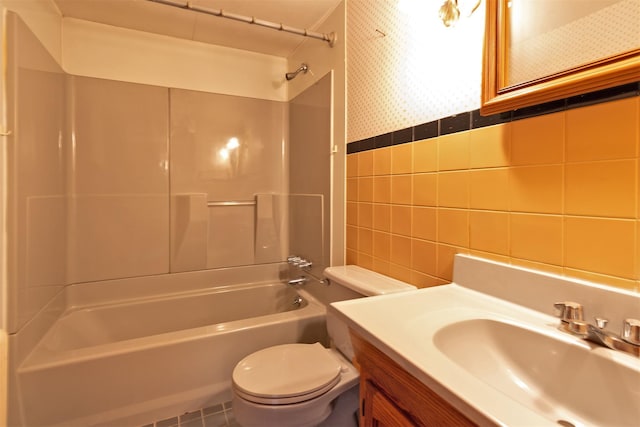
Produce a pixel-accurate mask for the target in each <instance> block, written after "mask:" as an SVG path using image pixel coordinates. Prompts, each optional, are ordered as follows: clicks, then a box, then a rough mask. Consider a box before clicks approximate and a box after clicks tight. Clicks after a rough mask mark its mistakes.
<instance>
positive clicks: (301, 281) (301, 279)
mask: <svg viewBox="0 0 640 427" xmlns="http://www.w3.org/2000/svg"><path fill="white" fill-rule="evenodd" d="M308 281H309V279H307V278H306V277H304V276H300V277H299V278H297V279H291V280H289V284H290V285H292V286H298V285H304V284H305V283H307V282H308Z"/></svg>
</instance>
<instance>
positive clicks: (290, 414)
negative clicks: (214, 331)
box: [232, 265, 415, 427]
mask: <svg viewBox="0 0 640 427" xmlns="http://www.w3.org/2000/svg"><path fill="white" fill-rule="evenodd" d="M324 274H325V277H326V278H327V279H328V280H329V283H330V285H329V288H328V289H330V290H331V289H332V287H333V291H335V295H336V298H335V299H332V302H333V301H338V300H344V299H346V298H358V297H364V296H372V295H382V294H385V293H392V292H401V291H406V290H410V289H415V287H414V286H412V285H409V284H407V283H404V282H401V281H398V280H395V279H392V278H390V277H386V276H383V275H381V274H378V273H374V272H372V271H369V270H366V269H363V268H361V267H357V266H352V265H349V266H341V267H329V268H327V269H325V273H324ZM345 288H346V289H348V290H350V294H349V296H348V297H346V296H345V292H344V289H345ZM338 295H339V296H338ZM327 329H328V332H329V337H330V338H331V341H332V346H331V348H325V347H323V346H322V345H321V344H319V343H315V344H284V345H278V346H274V347H268V348H265V349H262V350H259V351H257V352H255V353H252V354H250V355H248V356H247V357H245V358H244V359H242V360H241V361H240V362H238V364H237V365H236V367H235V368H234V370H233V374H232V384H233V400H232V404H233V411H234V415H235V417H236V420H237V421H238V423H240V425H242V426H243V427H269V426H274V427H276V426H277V427H316V426H322V425H326V426H341V427H342V426H345V427H346V426H354V427H355V426H357V419H356V412H357V409H358V381H359V373H358V371H357V370H356V369H355V367H354V366H353V365H352V364H351V362H350V360H351V359H352V358H353V350H352V348H351V342H350V339H349V331H348V329H347V327H346V326H345V325H344V324H343V323H342V322H340V321H338V320H337V319H336V318H335V317H331V316H328V317H327Z"/></svg>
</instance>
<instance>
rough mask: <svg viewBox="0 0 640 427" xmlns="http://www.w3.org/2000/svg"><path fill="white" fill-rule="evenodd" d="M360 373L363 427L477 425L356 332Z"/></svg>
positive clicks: (352, 333) (353, 333) (354, 336)
mask: <svg viewBox="0 0 640 427" xmlns="http://www.w3.org/2000/svg"><path fill="white" fill-rule="evenodd" d="M351 340H352V343H353V349H354V351H355V364H356V366H357V367H358V369H359V370H360V427H384V426H388V427H414V426H443V425H446V426H475V425H476V424H475V423H473V422H472V421H471V420H469V419H468V418H467V417H465V416H464V415H463V414H462V413H460V412H459V411H458V410H456V409H455V408H454V407H453V406H452V405H451V404H450V403H449V402H447V401H445V400H444V399H442V398H441V397H440V396H438V394H437V393H435V392H434V391H433V390H431V389H430V388H428V387H427V386H425V385H424V384H423V383H421V382H420V381H419V380H417V379H416V378H415V377H413V376H412V375H411V374H409V373H408V372H407V371H405V370H404V369H403V368H402V367H401V366H400V365H398V364H397V363H396V362H394V361H393V360H391V359H390V358H389V357H388V356H387V355H385V354H384V353H382V352H381V351H380V350H378V349H377V348H376V347H375V346H373V345H372V344H370V343H369V342H368V341H366V340H365V339H364V338H362V337H361V336H359V335H358V334H357V333H355V332H354V331H353V330H352V331H351Z"/></svg>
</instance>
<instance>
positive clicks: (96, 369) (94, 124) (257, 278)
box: [6, 16, 333, 426]
mask: <svg viewBox="0 0 640 427" xmlns="http://www.w3.org/2000/svg"><path fill="white" fill-rule="evenodd" d="M9 18H10V22H9V23H8V24H9V25H8V26H7V27H6V28H7V30H6V31H7V34H9V35H10V36H13V35H16V34H17V37H16V39H14V40H10V41H9V42H8V46H9V53H8V57H9V58H17V59H18V60H20V58H22V57H21V56H20V55H21V54H22V53H24V52H30V55H29V56H26V55H25V57H24V58H23V59H25V60H27V59H28V60H33V58H37V59H38V61H34V63H36V65H37V68H33V67H31V65H32V64H31V63H20V62H19V61H18V60H17V62H16V63H15V64H12V66H11V67H9V70H8V73H7V74H8V75H9V77H10V79H13V80H11V81H12V82H13V81H14V80H15V81H16V82H18V83H19V84H17V85H16V86H15V87H13V86H11V87H10V92H11V93H10V99H11V101H12V102H10V103H9V104H10V105H11V106H15V108H16V110H17V111H16V112H15V115H16V116H19V117H21V121H18V122H17V125H16V126H17V127H16V128H13V135H12V138H15V139H16V143H15V144H11V145H10V150H14V151H10V152H9V156H10V157H11V159H12V161H13V160H15V164H13V166H15V167H14V168H13V169H12V170H11V171H10V172H9V177H8V181H9V182H10V184H11V185H10V188H11V191H12V192H11V194H10V197H9V199H10V203H15V209H16V212H18V213H19V214H18V215H15V216H12V217H11V218H10V221H11V222H10V224H9V227H10V229H11V230H15V233H16V235H17V236H18V237H16V235H13V234H12V235H11V236H9V242H10V243H11V244H13V245H15V246H12V248H13V247H15V248H16V251H17V255H16V259H17V261H16V262H15V264H12V265H11V268H12V269H13V268H14V265H15V268H16V270H11V271H10V274H9V276H10V279H11V280H12V283H17V285H16V288H15V289H17V290H12V291H11V293H10V295H9V299H10V301H11V302H12V304H14V306H13V307H14V308H15V311H14V312H13V313H12V314H13V315H14V318H12V319H11V324H12V328H14V330H13V331H12V333H11V335H10V338H9V339H10V342H9V351H10V355H9V362H10V378H9V398H10V404H9V410H10V414H9V419H10V425H28V426H32V425H33V426H36V425H46V426H56V425H58V426H63V425H122V426H125V425H131V426H136V425H142V424H146V423H149V422H152V421H154V420H158V419H163V418H166V417H169V416H175V415H177V414H180V413H184V412H186V411H190V410H194V409H198V408H203V407H207V406H210V405H211V404H216V403H220V402H224V401H228V400H230V399H231V372H232V369H233V367H234V366H235V364H236V363H237V362H238V361H239V360H241V359H242V358H243V357H244V356H246V355H248V354H250V353H252V352H255V351H257V350H259V349H262V348H265V347H270V346H273V345H278V344H285V343H314V342H320V343H322V344H324V345H328V342H327V330H326V319H325V305H324V303H323V302H322V301H320V300H319V299H318V298H316V297H314V294H313V293H312V292H308V290H307V289H305V288H302V289H300V288H299V287H293V286H291V285H288V284H287V283H286V282H287V281H288V280H289V279H291V278H293V276H291V273H290V271H289V269H290V266H289V265H288V264H287V263H286V255H288V254H289V252H290V251H291V252H295V253H300V254H302V255H304V256H305V257H306V258H308V259H313V260H314V263H313V264H314V265H313V267H311V268H310V271H309V272H308V273H309V274H313V275H316V276H320V275H321V272H322V268H323V265H326V264H327V263H328V260H329V245H328V242H329V230H330V226H329V224H328V218H329V206H330V203H329V200H330V194H329V193H328V191H327V192H323V191H324V190H320V191H319V190H317V189H310V188H307V187H305V185H306V184H308V183H312V182H329V177H328V174H329V172H330V170H331V167H330V165H329V162H330V157H329V155H328V150H326V151H325V152H324V155H323V156H321V155H317V154H315V153H314V152H313V150H320V152H322V150H323V149H322V148H318V147H329V146H330V144H329V141H327V139H326V138H327V135H328V132H327V131H326V129H324V128H327V129H329V128H330V126H331V91H332V85H333V80H332V74H331V73H329V74H327V75H325V76H324V77H323V78H321V79H320V80H318V82H316V83H315V84H314V85H313V86H312V87H310V88H309V89H307V90H306V91H305V92H303V93H302V94H300V95H298V96H297V97H296V98H294V99H292V100H291V101H289V102H281V101H272V100H264V99H249V98H243V97H240V96H230V95H223V94H217V93H206V92H199V91H195V90H186V89H175V88H170V87H160V86H153V85H144V84H137V83H128V82H122V81H115V80H108V79H100V78H94V77H86V76H74V75H69V74H66V73H65V72H64V71H62V70H61V69H60V68H59V66H58V64H56V63H55V61H54V60H52V59H51V57H50V56H48V54H47V52H46V50H45V49H44V48H42V46H40V45H39V42H38V40H37V38H36V37H35V36H34V35H33V34H31V33H30V31H29V29H28V28H27V27H26V25H24V23H21V22H20V20H19V19H18V17H16V16H13V17H11V16H10V17H9ZM45 66H46V67H49V69H44V70H43V68H45ZM298 72H299V73H302V72H303V71H298ZM283 74H284V73H283ZM280 76H281V77H280V78H281V79H283V80H284V76H282V75H280ZM305 97H310V98H311V101H309V99H308V98H305ZM43 99H46V100H47V102H43ZM319 103H320V104H321V105H322V108H320V109H319V108H315V107H317V105H318V104H319ZM309 105H313V106H314V108H313V109H312V111H309V110H308V109H307V107H308V106H309ZM54 113H55V114H54ZM11 114H14V112H11ZM247 117H251V118H252V120H247ZM33 123H36V124H37V125H38V126H36V127H37V128H38V133H37V134H34V133H33V132H31V130H32V128H33ZM21 126H22V127H21ZM318 127H322V130H321V131H317V132H316V131H315V130H316V129H318ZM71 136H73V141H72V142H73V144H72V143H71V141H70V140H71ZM36 137H37V138H36ZM30 138H32V139H30ZM234 138H237V139H234ZM314 138H324V139H322V140H321V141H320V142H319V143H316V142H314ZM295 141H302V144H301V145H300V146H297V145H296V142H295ZM316 145H317V147H316ZM285 149H286V150H288V151H287V154H288V157H289V162H290V164H291V165H287V164H285V163H284V160H283V158H284V156H283V152H284V151H285ZM34 152H38V153H40V154H42V156H40V157H37V156H33V154H32V153H34ZM310 154H311V155H312V156H313V158H314V162H311V163H307V162H306V160H307V159H308V156H309V155H310ZM51 159H57V160H58V161H57V162H52V161H51ZM37 161H41V162H42V164H40V163H37ZM274 165H276V167H274ZM299 165H300V167H301V169H299V170H296V169H295V168H296V167H298V166H299ZM289 166H290V167H289ZM34 171H38V173H36V172H34ZM43 171H45V172H46V173H44V172H43ZM169 172H170V173H169ZM24 174H26V176H28V177H29V179H28V180H27V179H24V176H25V175H24ZM301 174H303V175H301ZM287 176H288V177H289V179H290V180H291V182H286V181H285V179H286V177H287ZM299 176H303V177H304V179H296V177H299ZM34 182H35V183H36V184H38V185H40V187H38V185H33V184H34ZM23 183H29V184H32V185H31V186H30V187H27V186H24V185H23ZM12 233H13V231H12ZM20 233H22V234H20ZM20 235H23V236H24V238H23V239H22V240H20V239H19V237H20ZM16 242H17V243H16ZM16 271H17V272H16ZM325 286H326V285H324V284H320V283H316V282H313V283H307V284H305V287H307V288H309V289H312V288H318V289H319V295H323V291H322V290H323V289H325V288H324V287H325Z"/></svg>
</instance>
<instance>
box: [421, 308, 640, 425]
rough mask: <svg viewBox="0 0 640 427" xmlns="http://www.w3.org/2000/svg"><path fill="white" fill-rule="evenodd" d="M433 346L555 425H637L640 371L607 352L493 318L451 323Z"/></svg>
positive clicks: (435, 340) (435, 335) (639, 406)
mask: <svg viewBox="0 0 640 427" xmlns="http://www.w3.org/2000/svg"><path fill="white" fill-rule="evenodd" d="M433 343H434V344H435V346H436V348H437V349H438V350H440V351H441V352H442V353H444V354H445V355H446V356H447V357H448V358H449V359H451V360H452V361H453V362H455V363H456V364H457V365H459V366H460V367H461V368H462V369H464V370H465V371H467V372H468V373H469V374H471V375H473V376H475V377H476V378H478V379H480V380H482V381H483V382H485V383H486V384H488V385H490V386H491V387H493V388H495V389H497V390H499V391H500V392H502V393H504V394H507V395H509V396H510V397H511V398H512V399H514V400H516V401H518V402H520V403H521V404H523V405H525V406H527V407H529V408H531V409H532V410H535V411H539V412H540V413H542V414H545V415H547V416H548V418H549V419H550V420H553V419H554V418H556V421H558V422H559V423H560V424H563V423H564V425H569V423H570V424H576V425H578V424H580V423H581V422H587V424H588V425H603V426H605V425H606V426H621V425H627V426H637V425H640V396H639V395H638V390H639V389H640V371H638V370H637V368H636V369H633V368H632V367H631V366H627V365H625V364H624V363H620V362H619V361H618V362H616V361H614V360H613V359H611V358H609V357H607V352H594V351H592V349H591V348H585V347H584V346H581V345H575V344H574V343H572V342H567V341H564V340H561V339H557V338H555V337H553V336H551V335H547V334H545V333H544V332H541V331H536V330H533V329H527V328H525V327H522V326H519V325H514V324H511V323H506V322H503V321H497V320H492V319H472V320H464V321H461V322H455V323H452V324H450V325H448V326H445V327H444V328H442V329H440V330H438V331H437V332H436V333H435V334H434V336H433Z"/></svg>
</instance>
